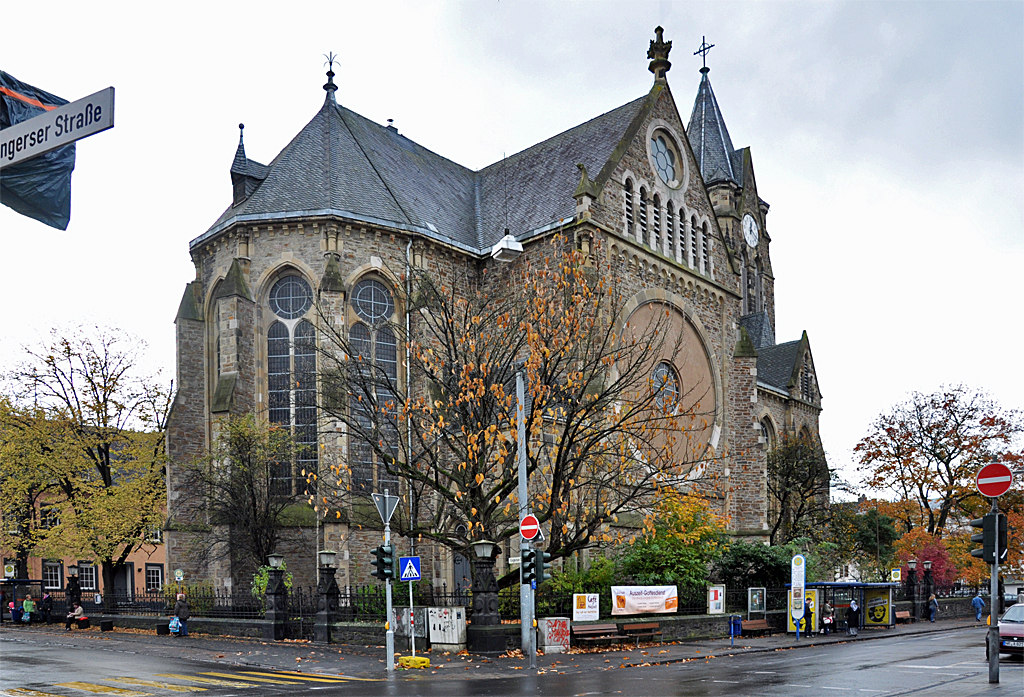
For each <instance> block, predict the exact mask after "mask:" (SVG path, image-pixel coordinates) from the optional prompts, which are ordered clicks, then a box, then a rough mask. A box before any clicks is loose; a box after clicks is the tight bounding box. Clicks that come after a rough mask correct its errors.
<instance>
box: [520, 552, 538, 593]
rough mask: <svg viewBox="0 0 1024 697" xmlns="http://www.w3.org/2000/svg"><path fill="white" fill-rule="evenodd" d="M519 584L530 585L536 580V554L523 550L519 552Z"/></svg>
mask: <svg viewBox="0 0 1024 697" xmlns="http://www.w3.org/2000/svg"><path fill="white" fill-rule="evenodd" d="M519 573H520V574H521V575H520V579H519V581H520V583H523V584H524V585H525V584H527V583H532V582H533V581H535V580H536V578H537V552H536V551H535V550H532V549H524V550H522V551H520V552H519Z"/></svg>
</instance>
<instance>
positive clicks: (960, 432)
mask: <svg viewBox="0 0 1024 697" xmlns="http://www.w3.org/2000/svg"><path fill="white" fill-rule="evenodd" d="M1022 433H1024V421H1022V418H1021V415H1020V414H1019V413H1018V412H1015V411H1011V410H1006V409H1003V408H1002V407H1000V406H999V404H997V403H996V402H995V401H994V400H993V399H992V398H990V397H989V396H988V395H986V394H985V393H984V392H981V391H979V390H972V389H970V388H968V387H966V386H964V385H954V386H949V387H943V388H941V389H939V390H938V391H937V392H934V393H932V394H929V395H925V394H921V393H918V392H914V393H912V394H911V395H910V397H909V398H908V399H907V400H906V401H904V402H902V403H900V404H897V405H896V406H894V407H893V408H892V409H890V410H889V411H888V412H886V413H884V414H882V415H881V416H879V417H878V419H876V420H875V422H874V423H873V424H872V425H871V430H870V432H869V433H868V435H867V436H865V437H864V438H863V439H862V440H861V441H860V442H859V443H858V444H857V446H856V447H855V448H854V450H855V452H856V453H857V455H858V457H859V460H860V467H859V471H860V472H862V473H863V474H864V477H865V480H864V481H865V484H866V485H867V486H868V487H869V488H871V489H873V490H875V491H878V492H881V493H883V494H887V495H888V497H890V498H892V499H893V502H892V503H891V505H890V506H888V508H887V510H885V511H883V512H884V513H885V514H886V515H890V516H892V517H894V518H897V519H898V520H899V521H900V524H901V526H902V527H903V528H904V530H905V531H907V532H909V531H911V530H913V529H914V528H917V527H922V528H924V529H925V530H926V531H927V532H928V533H931V534H937V535H942V534H944V533H946V532H947V531H948V530H949V529H950V527H951V523H952V524H953V526H952V527H958V526H960V525H962V523H963V521H964V520H965V519H966V518H967V517H973V514H975V513H976V512H977V511H978V508H979V506H984V504H985V503H986V502H985V501H984V500H983V499H982V497H981V495H980V494H979V493H978V491H977V489H976V488H975V484H974V477H975V474H976V473H977V471H978V470H979V469H980V468H981V467H982V466H984V465H985V464H987V463H989V462H992V461H995V460H998V461H1003V462H1006V463H1007V464H1009V465H1011V466H1012V467H1016V468H1018V469H1019V468H1020V465H1021V462H1022V453H1021V451H1020V450H1019V442H1018V439H1019V437H1020V436H1021V434H1022Z"/></svg>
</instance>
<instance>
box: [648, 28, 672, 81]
mask: <svg viewBox="0 0 1024 697" xmlns="http://www.w3.org/2000/svg"><path fill="white" fill-rule="evenodd" d="M664 31H665V30H664V29H662V28H661V27H656V28H655V29H654V35H655V36H656V37H657V38H655V39H651V45H650V48H648V49H647V57H648V58H650V59H651V64H650V65H648V66H647V69H648V70H650V71H651V72H652V73H654V80H655V81H656V82H657V81H662V82H664V81H665V73H667V72H668V69H669V68H671V67H672V64H671V63H669V62H668V52H669V51H671V50H672V42H671V41H665V40H664V39H663V38H662V33H663V32H664Z"/></svg>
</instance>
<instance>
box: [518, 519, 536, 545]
mask: <svg viewBox="0 0 1024 697" xmlns="http://www.w3.org/2000/svg"><path fill="white" fill-rule="evenodd" d="M538 532H540V522H539V521H538V520H537V516H535V515H533V514H532V513H530V514H527V515H525V516H523V519H522V521H520V523H519V534H520V535H522V536H523V537H525V538H526V539H527V540H532V539H533V538H535V537H536V536H537V533H538Z"/></svg>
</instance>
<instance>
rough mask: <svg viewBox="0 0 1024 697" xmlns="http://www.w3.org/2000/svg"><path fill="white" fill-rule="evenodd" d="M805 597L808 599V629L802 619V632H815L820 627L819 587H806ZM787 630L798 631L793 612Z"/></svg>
mask: <svg viewBox="0 0 1024 697" xmlns="http://www.w3.org/2000/svg"><path fill="white" fill-rule="evenodd" d="M804 598H805V599H806V600H807V610H806V619H807V624H806V629H805V625H804V624H803V620H800V623H801V624H800V632H801V633H803V632H805V631H806V632H808V633H813V632H815V631H816V630H817V628H818V589H817V588H805V589H804ZM786 631H788V632H793V633H794V634H795V633H796V623H795V621H794V619H793V613H790V615H789V626H787V627H786Z"/></svg>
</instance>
